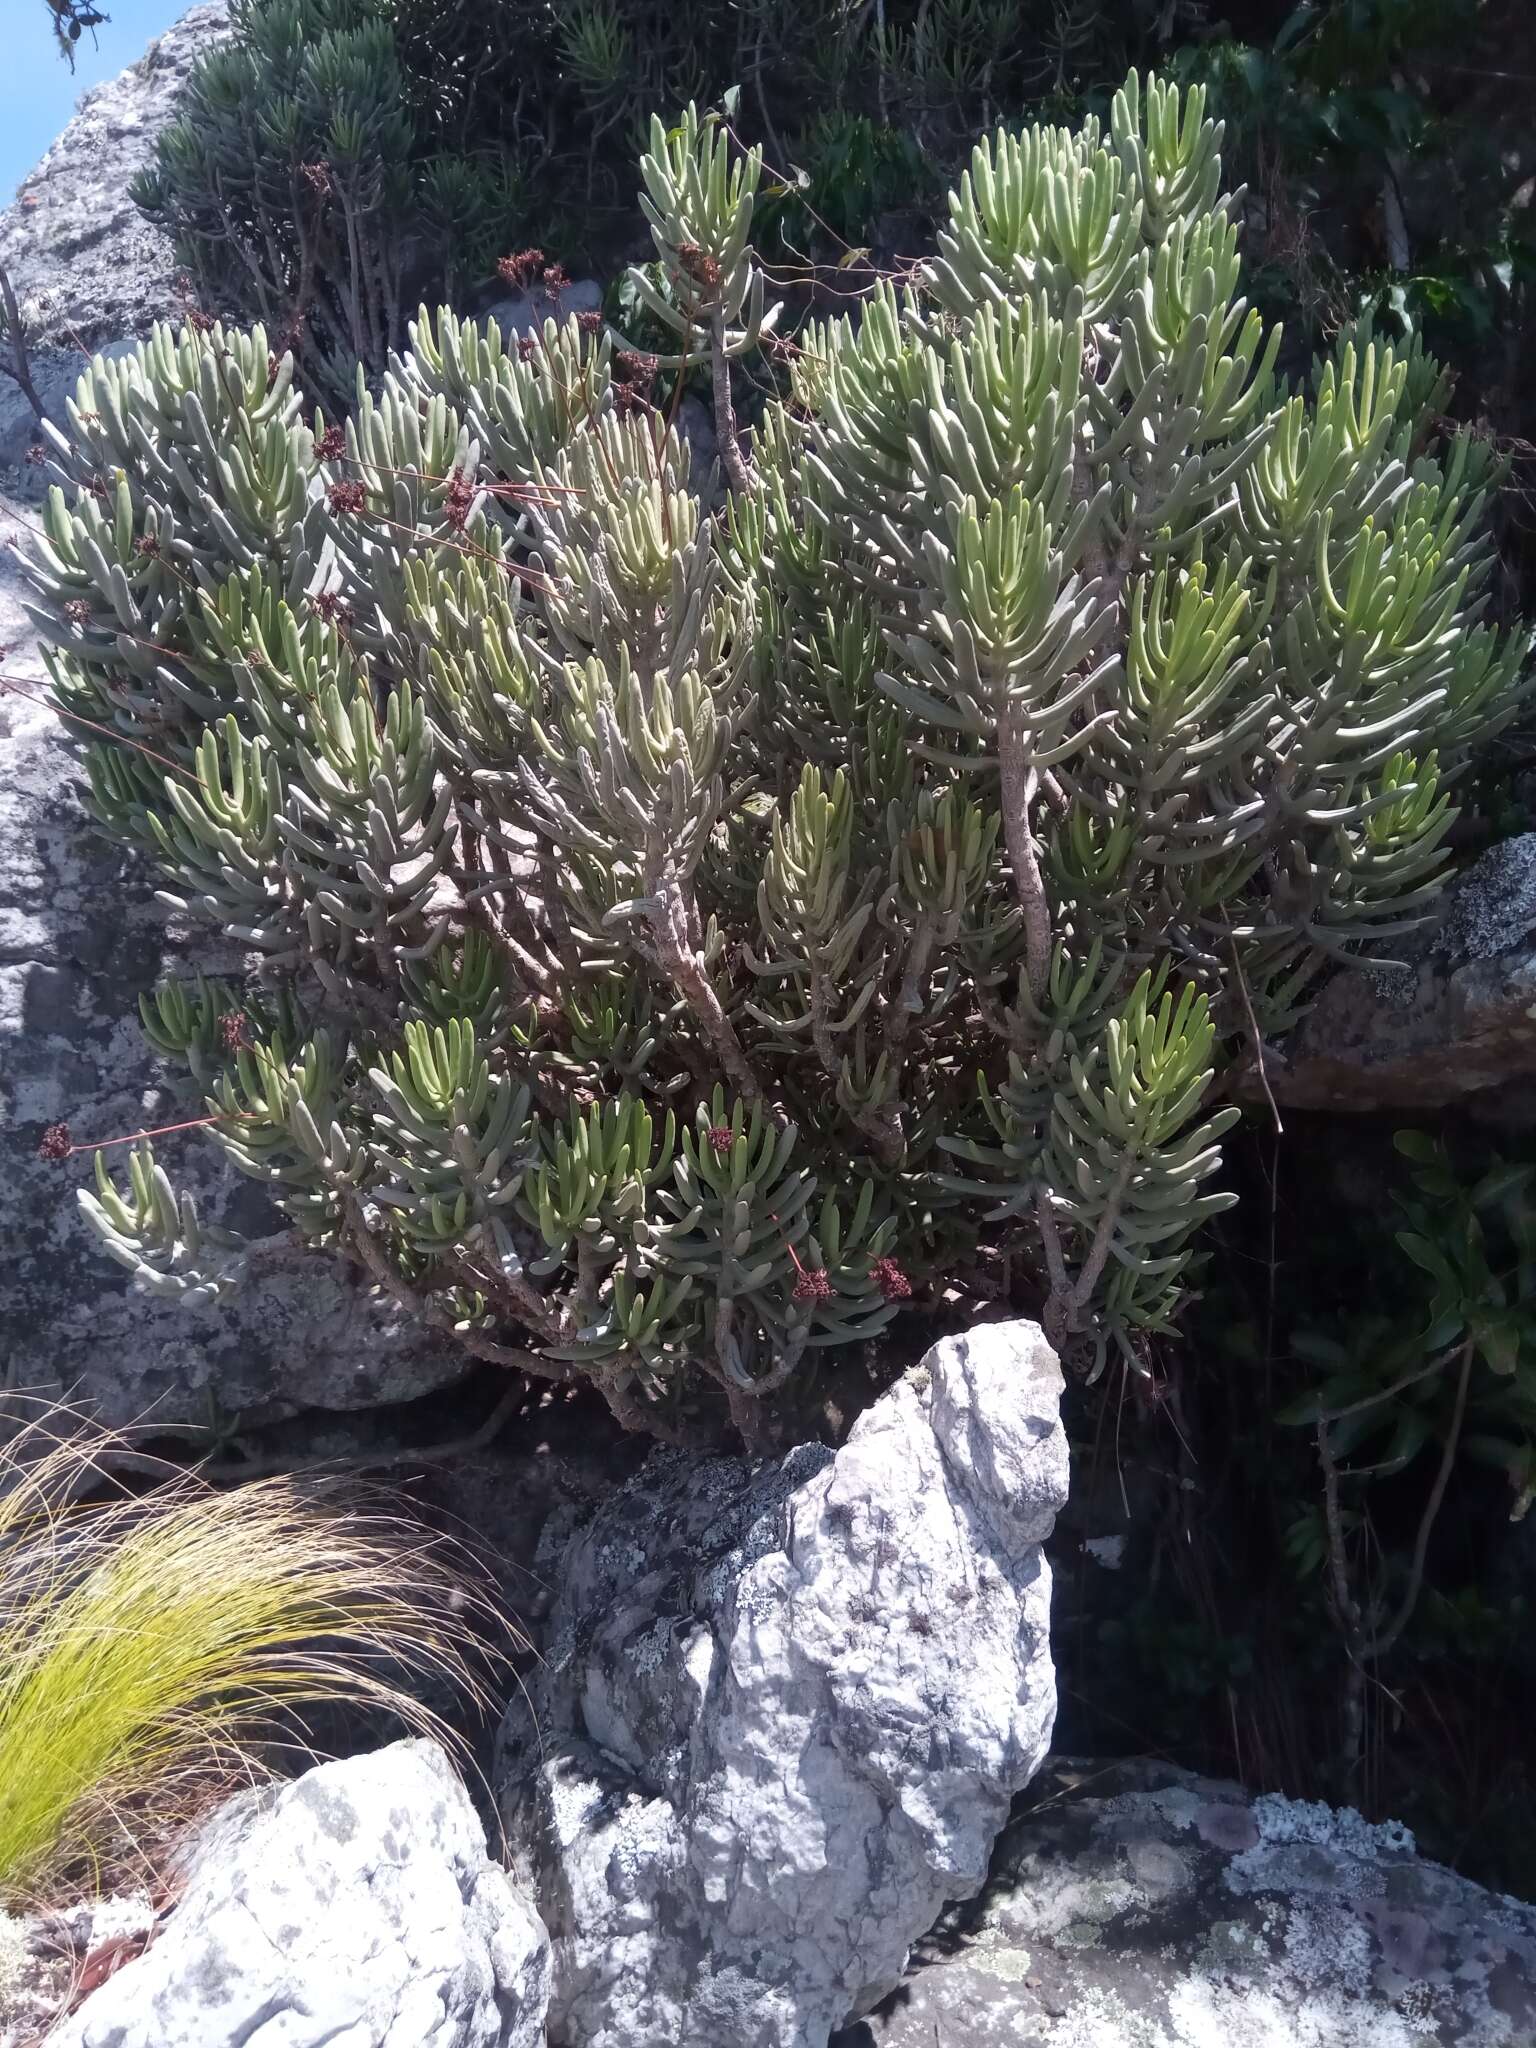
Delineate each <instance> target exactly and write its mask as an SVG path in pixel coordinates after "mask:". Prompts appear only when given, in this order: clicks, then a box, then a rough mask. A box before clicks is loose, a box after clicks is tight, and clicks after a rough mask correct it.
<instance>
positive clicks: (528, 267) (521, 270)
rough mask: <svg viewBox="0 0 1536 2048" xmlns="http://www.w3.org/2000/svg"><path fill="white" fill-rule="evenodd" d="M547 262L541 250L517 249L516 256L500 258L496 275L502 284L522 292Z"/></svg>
mask: <svg viewBox="0 0 1536 2048" xmlns="http://www.w3.org/2000/svg"><path fill="white" fill-rule="evenodd" d="M548 260H549V259H548V258H547V257H546V256H545V254H544V251H543V250H542V249H519V250H518V251H517V253H516V255H513V256H503V257H502V259H501V261H500V262H499V263H498V264H497V265H496V274H497V276H498V277H499V278H500V279H501V281H502V283H503V284H509V285H511V286H512V288H513V290H514V291H522V290H524V289H525V288H526V286H528V285H529V284H530V283H532V281H533V279H534V278H535V277H537V276H539V275H540V274H541V273H542V272H543V271H544V270H545V268H546V267H547V264H548Z"/></svg>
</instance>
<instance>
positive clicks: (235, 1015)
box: [219, 1010, 251, 1052]
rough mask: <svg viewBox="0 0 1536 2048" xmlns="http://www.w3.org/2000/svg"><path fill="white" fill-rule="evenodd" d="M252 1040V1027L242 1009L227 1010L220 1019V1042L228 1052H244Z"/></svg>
mask: <svg viewBox="0 0 1536 2048" xmlns="http://www.w3.org/2000/svg"><path fill="white" fill-rule="evenodd" d="M250 1042H251V1027H250V1025H249V1023H248V1022H247V1021H246V1017H245V1013H244V1012H243V1011H241V1010H226V1011H225V1013H224V1015H223V1016H222V1017H221V1018H220V1019H219V1043H220V1044H221V1045H222V1046H223V1048H224V1050H225V1051H226V1052H243V1051H244V1050H245V1048H246V1047H247V1046H248V1045H249V1044H250Z"/></svg>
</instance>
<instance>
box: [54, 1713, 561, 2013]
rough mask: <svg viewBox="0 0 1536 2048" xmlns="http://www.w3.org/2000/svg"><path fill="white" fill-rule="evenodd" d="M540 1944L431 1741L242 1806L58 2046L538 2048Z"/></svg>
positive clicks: (311, 1774) (542, 1939) (533, 1918)
mask: <svg viewBox="0 0 1536 2048" xmlns="http://www.w3.org/2000/svg"><path fill="white" fill-rule="evenodd" d="M548 1977H549V1943H548V1940H547V1938H546V1936H545V1933H544V1929H543V1927H542V1926H541V1924H540V1922H539V1919H538V1916H537V1914H536V1913H535V1912H534V1911H533V1909H532V1907H531V1906H530V1905H529V1904H528V1903H527V1901H526V1900H525V1899H524V1898H523V1897H522V1896H521V1895H520V1894H519V1892H518V1891H517V1889H516V1888H515V1886H514V1885H513V1884H512V1882H511V1880H510V1878H508V1876H507V1874H506V1872H505V1871H504V1870H502V1869H500V1868H499V1867H498V1866H497V1865H496V1864H494V1863H492V1862H491V1861H490V1860H489V1859H488V1857H487V1855H486V1848H485V1835H484V1831H483V1830H482V1828H481V1826H480V1823H479V1821H478V1819H477V1818H476V1816H475V1811H474V1808H473V1807H472V1806H471V1804H470V1802H469V1798H468V1795H467V1794H466V1792H465V1790H464V1788H463V1786H462V1785H461V1784H460V1783H459V1780H458V1778H457V1777H456V1775H455V1774H454V1771H453V1769H452V1767H451V1765H450V1764H449V1762H448V1760H447V1758H446V1757H445V1756H444V1755H443V1753H442V1751H441V1750H440V1749H438V1748H437V1746H436V1744H434V1743H430V1742H398V1743H395V1744H393V1745H392V1746H391V1747H390V1748H388V1749H382V1750H377V1751H375V1753H374V1754H373V1755H372V1756H360V1757H351V1758H349V1759H347V1760H346V1761H345V1762H341V1763H332V1764H322V1765H321V1766H319V1768H317V1769H315V1770H312V1771H308V1772H306V1773H305V1775H304V1776H303V1777H302V1778H300V1779H298V1780H297V1781H296V1782H295V1783H293V1784H291V1785H286V1786H284V1787H283V1788H282V1789H281V1790H279V1791H276V1792H266V1793H262V1792H258V1793H252V1794H246V1795H242V1797H240V1798H239V1799H237V1800H235V1801H234V1803H233V1804H232V1806H230V1807H229V1808H227V1809H226V1810H225V1812H224V1813H223V1814H221V1815H220V1816H218V1818H217V1819H216V1820H215V1821H214V1823H213V1824H212V1826H211V1827H210V1828H209V1829H208V1830H206V1832H205V1833H204V1834H203V1836H202V1837H201V1839H200V1840H199V1843H198V1845H197V1847H196V1848H195V1850H194V1852H193V1856H192V1860H191V1865H190V1868H189V1870H188V1873H187V1879H186V1885H185V1889H184V1890H183V1892H182V1895H181V1898H180V1901H179V1903H178V1904H177V1906H176V1908H175V1910H174V1911H173V1912H172V1913H171V1915H170V1917H169V1919H168V1920H167V1921H166V1923H165V1925H164V1926H163V1927H162V1928H161V1930H160V1932H159V1933H158V1934H157V1935H156V1936H155V1939H154V1940H153V1941H152V1942H151V1944H150V1946H149V1947H148V1948H147V1949H146V1950H145V1952H144V1954H143V1955H142V1956H140V1957H138V1958H137V1960H135V1961H134V1962H131V1963H128V1964H126V1965H125V1966H124V1967H123V1968H122V1969H120V1970H119V1971H118V1972H117V1973H116V1975H115V1976H112V1977H109V1978H108V1979H107V1981H106V1983H105V1984H103V1985H102V1986H101V1988H100V1989H99V1990H97V1991H94V1992H92V1993H91V1995H90V1996H89V1997H88V1998H87V1999H86V2000H85V2002H84V2004H83V2005H82V2006H81V2007H80V2009H79V2010H78V2012H76V2013H75V2014H73V2015H72V2016H71V2017H70V2018H69V2019H67V2020H65V2021H64V2022H63V2024H62V2026H61V2027H60V2028H59V2029H58V2030H57V2031H56V2032H55V2033H53V2034H51V2035H50V2036H49V2039H50V2042H51V2043H53V2044H55V2048H245V2044H247V2043H252V2042H257V2041H262V2042H267V2041H270V2042H272V2043H274V2044H277V2043H281V2044H282V2048H339V2044H342V2043H345V2048H541V2044H542V2042H543V2040H544V2007H545V2002H546V2000H547V1997H548V1988H549V1985H548Z"/></svg>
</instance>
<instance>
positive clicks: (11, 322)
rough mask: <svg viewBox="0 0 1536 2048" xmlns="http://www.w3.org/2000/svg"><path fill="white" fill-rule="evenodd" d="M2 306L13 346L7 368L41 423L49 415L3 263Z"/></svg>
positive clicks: (0, 266) (0, 273) (0, 271)
mask: <svg viewBox="0 0 1536 2048" xmlns="http://www.w3.org/2000/svg"><path fill="white" fill-rule="evenodd" d="M0 305H3V306H4V308H5V331H6V335H7V337H8V338H9V340H10V344H11V360H10V361H9V362H8V363H7V364H6V365H5V368H6V369H7V370H9V372H10V374H11V375H12V376H13V377H14V378H15V380H16V382H17V383H18V384H19V385H20V386H21V389H22V395H23V397H24V398H25V399H26V401H27V403H28V405H30V406H31V408H32V410H33V412H34V413H36V415H37V417H38V420H39V421H40V422H41V421H43V420H45V419H46V418H47V417H48V415H47V413H46V412H45V411H44V409H43V401H42V400H41V399H40V398H39V397H38V395H37V386H36V385H35V384H34V383H33V382H32V366H31V364H30V363H29V362H28V361H27V337H26V333H25V330H24V329H23V327H22V324H21V308H20V307H19V306H18V305H17V303H16V294H15V292H14V291H13V290H12V289H11V280H10V277H9V276H8V274H7V272H6V268H5V265H4V264H3V263H0Z"/></svg>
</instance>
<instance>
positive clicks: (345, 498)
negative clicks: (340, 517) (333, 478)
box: [325, 483, 368, 512]
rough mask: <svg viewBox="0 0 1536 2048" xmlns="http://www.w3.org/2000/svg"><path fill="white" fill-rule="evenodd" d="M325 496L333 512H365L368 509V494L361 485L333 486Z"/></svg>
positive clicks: (345, 484)
mask: <svg viewBox="0 0 1536 2048" xmlns="http://www.w3.org/2000/svg"><path fill="white" fill-rule="evenodd" d="M325 496H326V502H327V504H328V505H329V506H330V508H331V510H332V511H333V512H364V511H366V510H367V507H368V493H367V492H366V491H365V490H364V488H363V486H362V485H361V484H359V483H344V484H332V485H331V487H330V489H329V490H328V491H327V492H326V494H325Z"/></svg>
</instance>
